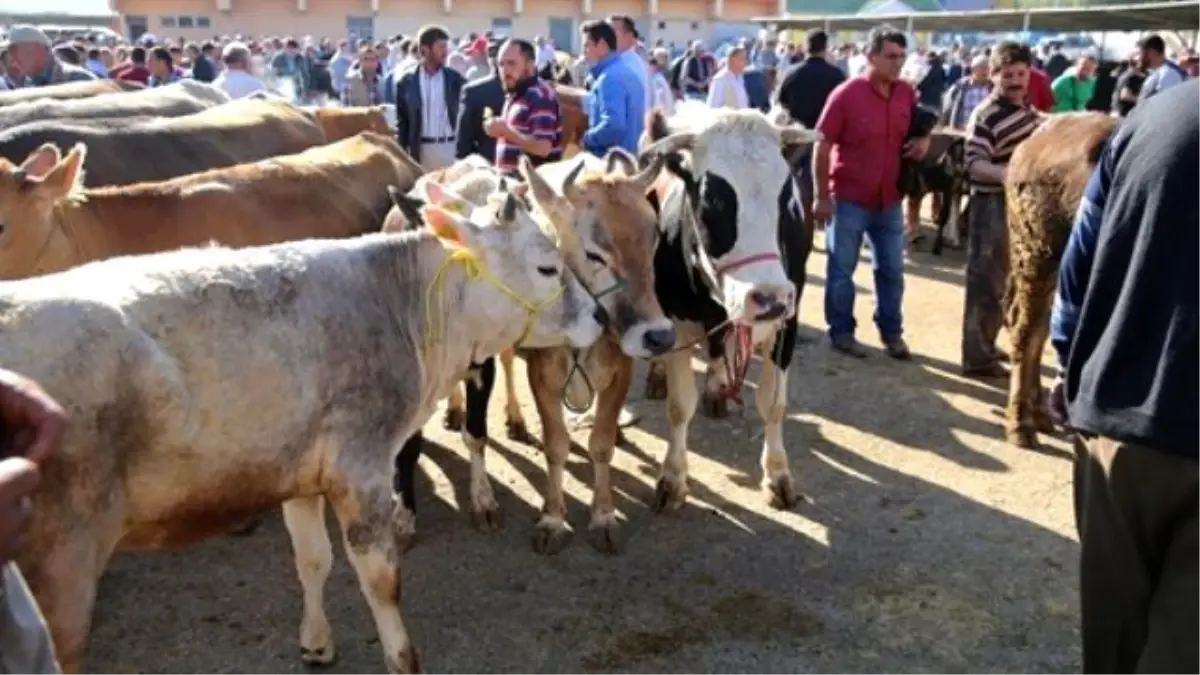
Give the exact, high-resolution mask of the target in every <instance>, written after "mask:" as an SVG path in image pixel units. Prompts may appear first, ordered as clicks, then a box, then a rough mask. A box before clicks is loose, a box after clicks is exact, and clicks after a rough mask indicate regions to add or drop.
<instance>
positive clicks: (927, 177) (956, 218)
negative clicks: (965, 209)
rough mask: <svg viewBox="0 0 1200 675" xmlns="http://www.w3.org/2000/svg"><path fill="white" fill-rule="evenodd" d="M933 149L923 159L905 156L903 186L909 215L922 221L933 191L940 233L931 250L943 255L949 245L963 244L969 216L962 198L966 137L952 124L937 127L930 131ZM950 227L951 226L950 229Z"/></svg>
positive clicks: (964, 181)
mask: <svg viewBox="0 0 1200 675" xmlns="http://www.w3.org/2000/svg"><path fill="white" fill-rule="evenodd" d="M923 135H928V136H929V139H930V142H929V151H928V152H926V153H925V156H924V157H922V158H921V159H919V160H907V159H906V160H904V162H905V165H906V167H905V168H906V171H904V172H903V173H902V176H904V178H902V180H901V188H902V192H903V194H904V196H905V197H907V198H908V211H909V213H908V219H909V222H910V223H913V225H914V227H913V230H914V231H916V227H915V225H916V224H917V223H919V222H920V206H921V203H922V202H923V201H924V199H925V195H927V194H932V195H933V212H934V224H935V225H936V226H937V234H936V236H935V237H934V240H933V247H932V249H931V252H932V253H933V254H934V255H941V254H942V250H943V249H944V248H945V247H946V246H947V245H949V246H950V247H951V248H959V246H960V245H961V237H962V233H963V232H962V230H963V229H964V228H965V226H966V220H965V219H963V218H961V216H962V206H961V205H962V198H963V196H964V195H965V194H966V188H967V174H966V169H965V167H964V166H963V151H964V148H965V143H966V139H965V137H964V136H963V135H962V133H961V132H958V131H956V130H954V129H949V128H939V129H933V130H932V131H931V132H930V133H928V134H923ZM947 228H949V229H947Z"/></svg>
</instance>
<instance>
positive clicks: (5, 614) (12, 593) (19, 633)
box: [0, 562, 61, 674]
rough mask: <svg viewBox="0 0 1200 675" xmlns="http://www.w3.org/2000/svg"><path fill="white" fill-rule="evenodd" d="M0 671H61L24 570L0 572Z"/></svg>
mask: <svg viewBox="0 0 1200 675" xmlns="http://www.w3.org/2000/svg"><path fill="white" fill-rule="evenodd" d="M0 574H2V576H0V673H39V674H40V673H58V672H61V671H60V670H59V668H58V661H57V659H55V657H54V643H53V642H52V641H51V639H50V633H49V631H47V630H46V621H45V619H43V618H42V613H41V611H40V610H39V609H38V606H37V602H35V601H34V599H33V594H31V593H30V592H29V586H27V585H26V584H25V578H24V577H22V576H21V570H19V569H17V564H16V563H15V562H10V563H8V564H7V565H5V566H4V567H3V571H2V572H0Z"/></svg>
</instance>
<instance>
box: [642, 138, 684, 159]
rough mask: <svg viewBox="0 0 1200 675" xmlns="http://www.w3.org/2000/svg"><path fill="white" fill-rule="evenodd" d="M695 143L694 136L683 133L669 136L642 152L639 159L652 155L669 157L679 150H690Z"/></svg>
mask: <svg viewBox="0 0 1200 675" xmlns="http://www.w3.org/2000/svg"><path fill="white" fill-rule="evenodd" d="M695 143H696V134H694V133H692V132H690V131H683V132H680V133H677V134H671V135H670V136H667V137H666V138H664V139H662V140H661V141H656V142H654V143H652V144H650V145H649V146H647V147H646V149H645V150H642V152H641V155H640V156H641V157H645V158H648V159H649V158H652V157H653V156H654V155H669V154H671V153H673V152H679V151H680V150H691V149H692V146H693V145H694V144H695Z"/></svg>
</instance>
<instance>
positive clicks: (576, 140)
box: [554, 84, 588, 159]
mask: <svg viewBox="0 0 1200 675" xmlns="http://www.w3.org/2000/svg"><path fill="white" fill-rule="evenodd" d="M554 91H555V93H556V94H558V115H559V117H560V118H561V119H562V125H563V135H562V139H563V157H564V158H565V159H571V158H572V157H574V156H575V155H577V154H579V152H580V151H581V149H582V148H583V134H584V132H586V131H587V129H588V116H587V112H586V111H585V110H584V109H583V104H582V101H583V98H584V97H585V96H587V91H586V90H584V89H579V88H577V87H569V86H566V85H561V84H559V85H555V87H554Z"/></svg>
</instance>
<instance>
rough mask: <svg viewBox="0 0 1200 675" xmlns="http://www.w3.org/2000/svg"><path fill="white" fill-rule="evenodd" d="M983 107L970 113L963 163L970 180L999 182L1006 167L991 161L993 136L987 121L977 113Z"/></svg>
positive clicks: (1004, 174)
mask: <svg viewBox="0 0 1200 675" xmlns="http://www.w3.org/2000/svg"><path fill="white" fill-rule="evenodd" d="M984 109H986V108H983V107H981V108H979V109H977V110H976V111H975V112H973V113H971V119H970V121H968V122H967V145H966V147H965V148H964V150H963V165H964V166H965V167H966V169H967V176H969V177H970V178H971V180H974V181H978V182H981V183H997V184H999V183H1003V182H1004V177H1005V176H1006V175H1007V174H1008V168H1007V167H1006V166H1004V165H1003V164H997V163H995V162H993V161H992V156H993V155H992V152H993V148H994V147H995V136H994V135H993V134H992V128H991V127H990V126H988V125H987V121H986V120H984V119H983V116H982V115H980V114H979V112H980V111H981V110H984Z"/></svg>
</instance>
